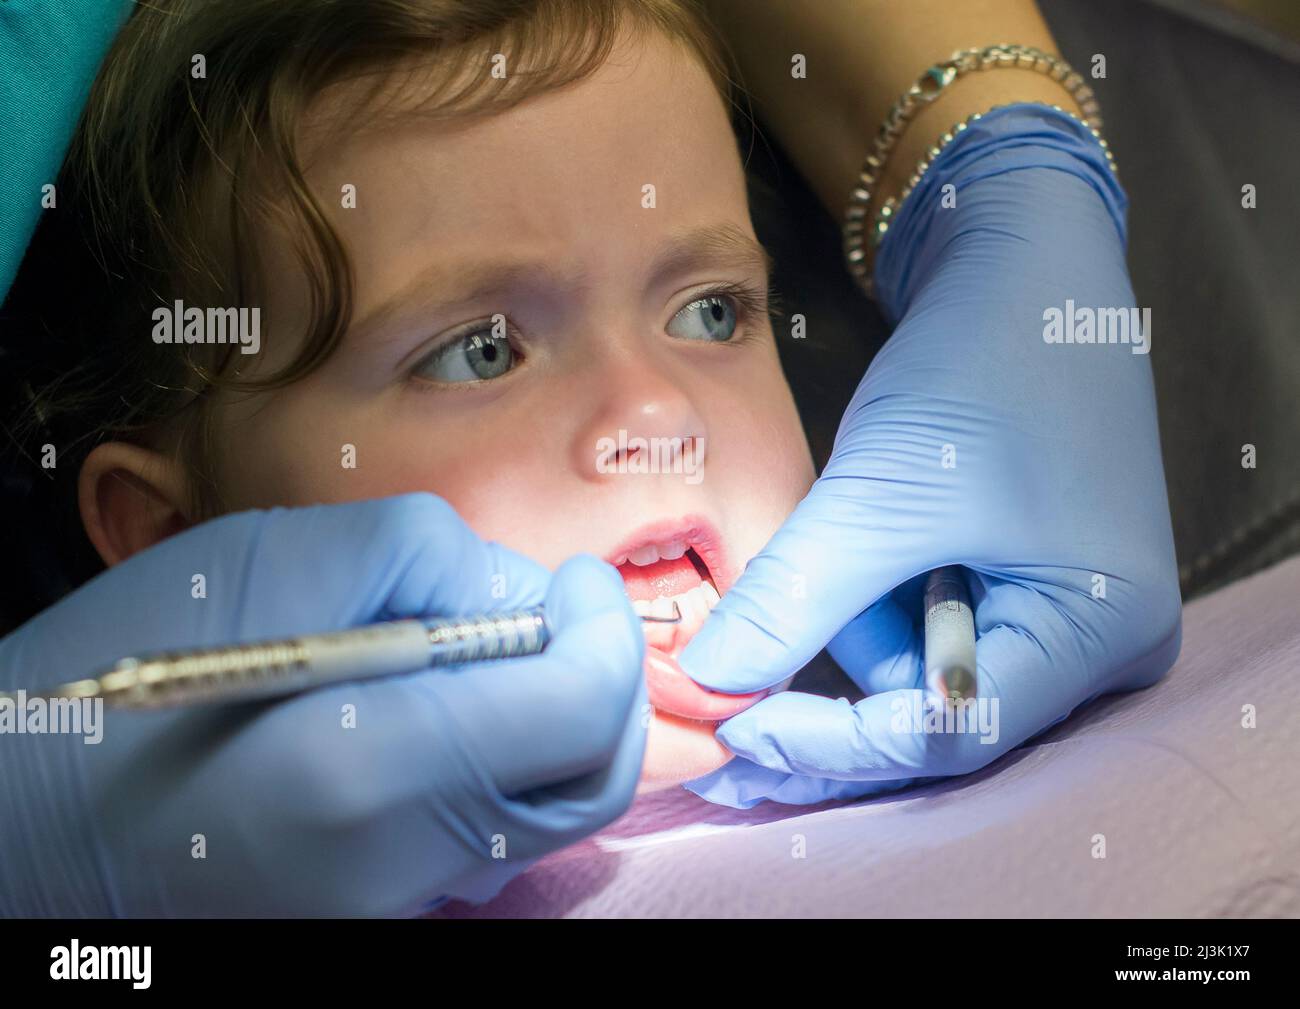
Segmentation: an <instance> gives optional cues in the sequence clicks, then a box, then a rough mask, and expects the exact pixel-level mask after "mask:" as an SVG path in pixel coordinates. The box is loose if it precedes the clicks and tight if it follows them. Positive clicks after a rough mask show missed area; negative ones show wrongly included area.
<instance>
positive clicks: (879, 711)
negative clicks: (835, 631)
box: [717, 690, 949, 781]
mask: <svg viewBox="0 0 1300 1009" xmlns="http://www.w3.org/2000/svg"><path fill="white" fill-rule="evenodd" d="M925 700H926V699H925V697H924V694H923V691H920V690H896V691H890V692H888V693H884V694H873V695H872V696H870V697H866V698H863V699H862V700H861V701H858V702H857V703H856V704H850V703H849V702H848V701H847V700H845V699H844V698H839V699H836V700H832V699H831V698H829V697H819V696H816V695H813V694H801V693H797V692H794V691H788V692H786V693H783V694H776V695H774V696H772V697H769V698H767V699H765V700H763V701H760V702H759V703H758V704H755V705H754V706H753V707H752V708H749V709H748V710H746V711H742V712H741V713H740V714H739V715H736V716H735V717H734V718H731V719H728V720H727V721H726V722H724V723H723V724H722V725H721V726H720V727H719V729H718V733H717V735H718V739H719V740H720V741H721V742H722V743H723V745H724V746H726V747H727V749H729V750H731V752H732V753H734V754H736V755H737V756H739V757H744V758H746V759H747V760H752V761H753V762H754V763H756V764H761V765H762V766H763V767H766V768H769V769H771V770H774V771H779V772H781V773H784V774H797V775H812V776H815V777H822V778H832V779H838V780H841V781H888V780H896V779H898V778H911V777H917V776H918V775H920V774H922V773H927V772H929V773H949V772H946V771H937V772H936V771H935V769H934V768H929V767H927V762H926V756H927V739H926V735H925V732H924V728H923V724H924V723H923V721H921V720H917V721H916V722H914V721H913V720H912V719H911V718H910V717H909V716H910V715H911V714H912V713H913V712H914V711H916V710H920V711H922V712H923V711H924V708H923V705H924V704H925ZM917 705H921V706H922V707H920V708H918V707H917Z"/></svg>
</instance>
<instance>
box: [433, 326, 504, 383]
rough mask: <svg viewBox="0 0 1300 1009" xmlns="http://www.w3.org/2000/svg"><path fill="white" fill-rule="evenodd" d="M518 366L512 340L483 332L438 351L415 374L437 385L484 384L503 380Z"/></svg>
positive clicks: (470, 334)
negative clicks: (505, 375)
mask: <svg viewBox="0 0 1300 1009" xmlns="http://www.w3.org/2000/svg"><path fill="white" fill-rule="evenodd" d="M514 363H515V351H514V348H513V347H511V346H510V340H509V339H508V338H506V337H504V336H493V335H492V331H491V329H481V330H478V331H477V332H474V333H468V334H466V335H465V336H462V337H460V338H459V339H456V340H453V341H452V342H451V343H449V344H447V345H446V346H444V347H440V348H438V350H436V351H434V352H433V354H431V355H430V356H429V357H427V358H425V360H424V362H423V363H422V364H421V365H420V366H419V367H417V368H416V369H415V374H416V375H419V376H421V377H423V378H431V379H433V380H434V381H437V382H483V381H487V380H488V379H493V378H500V377H501V376H502V375H504V374H505V373H506V372H508V371H509V370H510V369H511V368H512V367H513V366H514Z"/></svg>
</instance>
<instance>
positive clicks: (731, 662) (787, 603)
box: [679, 425, 947, 693]
mask: <svg viewBox="0 0 1300 1009" xmlns="http://www.w3.org/2000/svg"><path fill="white" fill-rule="evenodd" d="M885 429H886V430H888V426H887V425H886V427H885ZM855 437H856V438H857V440H858V441H860V442H863V443H867V444H866V445H865V447H855V449H854V451H855V452H871V451H876V452H877V454H875V455H873V456H870V457H869V458H870V459H871V460H872V461H871V462H862V463H861V464H860V465H861V466H862V467H863V468H866V467H870V469H871V472H870V473H868V474H867V475H863V476H855V477H853V478H845V479H837V478H835V477H833V476H827V475H825V474H824V475H823V476H822V477H821V478H820V479H819V480H818V481H817V482H816V483H815V484H814V485H813V488H812V490H811V491H810V492H809V494H808V496H807V497H806V498H805V499H804V500H803V501H802V502H800V504H799V505H798V507H797V508H796V509H795V511H794V513H793V514H792V515H791V516H790V518H789V519H788V520H787V521H786V523H785V524H784V525H783V526H782V527H781V528H780V529H779V530H778V531H777V532H776V534H775V535H774V536H773V537H772V539H771V541H769V543H768V544H767V546H765V547H764V548H763V550H762V551H761V552H760V553H759V554H758V555H757V556H756V557H755V558H754V559H753V560H752V561H750V562H749V565H748V566H747V567H746V569H745V572H744V574H742V575H741V576H740V578H739V579H738V580H737V581H736V583H735V585H733V586H732V587H731V589H730V590H729V591H728V592H727V593H726V595H724V596H723V598H722V601H721V602H719V603H718V605H717V607H715V608H714V610H713V612H712V613H711V614H709V617H708V619H707V620H706V621H705V622H704V625H703V626H702V627H701V628H700V630H699V631H698V632H697V633H696V635H695V637H694V638H693V639H692V640H691V642H690V644H688V645H687V646H686V648H685V649H684V650H683V652H682V654H681V656H680V659H679V661H680V663H681V666H682V668H683V669H684V670H685V671H686V672H687V674H688V675H689V676H691V677H692V678H693V679H695V680H696V681H698V682H699V683H701V684H702V685H703V686H705V687H708V688H709V689H711V690H721V691H725V692H728V693H749V692H751V691H756V690H762V689H765V688H767V687H771V686H773V685H774V684H777V683H779V682H781V681H782V680H784V679H786V678H787V677H788V676H790V675H791V674H792V673H794V672H796V671H797V670H799V669H800V668H802V667H803V666H804V665H806V664H807V663H808V661H809V660H810V659H811V658H812V657H813V656H814V655H816V654H817V653H818V652H819V651H821V649H822V648H823V647H825V645H826V643H827V642H828V641H830V639H831V638H832V637H834V636H835V635H836V634H837V633H838V632H839V631H840V630H841V628H843V627H844V626H845V624H847V623H848V622H849V621H850V620H851V619H853V617H855V616H857V615H858V614H859V613H861V612H862V611H863V610H864V609H866V608H867V607H868V606H870V605H871V604H872V603H874V602H875V601H876V600H877V599H879V598H880V597H881V596H883V595H884V594H885V593H887V592H889V591H890V590H891V589H893V588H894V587H895V586H896V585H898V584H900V583H901V582H903V581H905V580H907V579H908V578H911V577H913V576H915V575H917V574H919V573H920V572H922V571H925V570H928V569H929V568H930V567H934V566H937V564H938V562H939V558H938V557H937V555H936V550H937V549H938V548H937V547H936V546H935V545H934V543H933V541H934V540H935V539H937V537H935V536H933V530H930V529H929V528H928V525H927V523H928V519H927V517H926V516H925V515H924V514H922V513H921V511H920V510H919V509H917V508H915V507H910V508H904V507H892V506H891V504H890V499H891V494H890V481H891V480H905V479H912V480H915V479H919V478H920V477H918V474H920V475H923V476H925V478H926V479H931V480H933V481H935V482H936V486H938V485H939V484H941V483H942V482H943V481H944V480H945V479H947V478H945V477H944V476H943V475H942V473H943V471H942V470H941V469H940V467H939V466H938V464H937V462H933V461H931V460H929V459H926V460H925V461H924V462H922V461H920V460H915V461H911V462H904V461H901V460H898V459H896V458H895V456H896V455H897V453H893V454H891V453H890V452H889V451H888V450H887V448H886V447H885V446H878V447H875V448H873V447H872V446H871V445H870V444H869V443H870V442H871V441H872V440H873V439H874V438H875V437H877V436H876V435H873V434H871V433H870V432H866V433H861V432H860V433H859V434H858V435H857V436H855ZM837 451H838V449H837ZM918 452H919V450H918ZM908 467H913V470H912V473H911V474H907V473H906V472H905V471H906V470H907V469H908ZM829 472H831V469H830V467H828V473H829ZM943 562H944V563H946V562H947V561H946V560H945V561H943Z"/></svg>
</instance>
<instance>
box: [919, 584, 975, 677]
mask: <svg viewBox="0 0 1300 1009" xmlns="http://www.w3.org/2000/svg"><path fill="white" fill-rule="evenodd" d="M925 681H926V684H927V685H928V686H929V687H930V689H931V690H932V691H934V693H936V694H938V695H939V696H940V697H942V698H952V699H955V700H962V701H964V700H969V699H971V698H973V697H975V696H976V694H977V693H978V678H977V673H976V666H975V619H974V616H973V615H972V613H971V607H970V597H969V596H968V595H967V593H966V582H965V580H964V579H963V577H962V573H961V568H957V567H945V568H937V569H936V570H934V571H931V572H930V575H929V577H927V578H926V580H925Z"/></svg>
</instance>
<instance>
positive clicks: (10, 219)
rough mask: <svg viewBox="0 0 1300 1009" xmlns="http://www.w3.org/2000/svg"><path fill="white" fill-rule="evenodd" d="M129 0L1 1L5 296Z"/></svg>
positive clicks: (0, 249) (0, 289)
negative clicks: (44, 193)
mask: <svg viewBox="0 0 1300 1009" xmlns="http://www.w3.org/2000/svg"><path fill="white" fill-rule="evenodd" d="M131 7H132V4H131V2H130V0H2V2H0V123H3V124H4V143H3V144H0V301H3V300H4V296H5V294H6V293H7V292H8V290H9V285H10V284H11V283H12V282H13V279H14V274H15V273H17V271H18V264H19V263H20V262H21V261H22V258H23V253H24V252H26V250H27V243H28V242H29V241H30V240H31V237H32V232H33V231H34V230H35V228H36V221H37V218H38V217H39V216H40V214H41V199H42V192H41V187H42V186H45V185H47V184H51V185H52V184H53V183H54V181H55V178H56V176H57V175H58V173H59V166H60V165H61V164H62V163H63V156H64V152H65V151H66V150H67V147H68V140H69V138H70V137H71V136H72V129H73V127H74V126H75V125H76V122H77V117H78V116H79V115H80V113H81V107H82V105H83V104H85V100H86V95H87V93H88V92H89V91H90V82H91V81H92V80H94V77H95V71H96V70H98V69H99V63H100V60H101V59H102V58H103V56H104V52H105V51H106V50H107V49H108V46H109V43H110V42H112V40H113V36H114V35H115V34H116V33H117V30H118V28H119V27H121V24H122V22H123V21H125V20H126V16H127V14H128V13H129V12H130V10H131Z"/></svg>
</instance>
